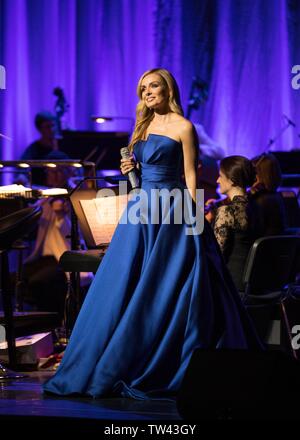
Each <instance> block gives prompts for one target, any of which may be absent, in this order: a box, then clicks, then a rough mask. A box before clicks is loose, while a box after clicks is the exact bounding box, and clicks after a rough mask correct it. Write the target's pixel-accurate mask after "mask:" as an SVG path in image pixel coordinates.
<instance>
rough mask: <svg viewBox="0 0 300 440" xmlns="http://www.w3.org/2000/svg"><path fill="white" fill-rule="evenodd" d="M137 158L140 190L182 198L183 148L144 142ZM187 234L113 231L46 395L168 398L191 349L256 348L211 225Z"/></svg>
mask: <svg viewBox="0 0 300 440" xmlns="http://www.w3.org/2000/svg"><path fill="white" fill-rule="evenodd" d="M135 155H136V158H137V160H138V161H139V162H140V164H141V182H142V184H141V186H142V188H143V189H144V190H145V191H147V192H150V190H151V188H167V189H172V188H175V187H177V188H182V189H183V185H182V184H181V183H180V175H181V170H182V161H183V156H182V145H181V143H179V142H177V141H175V140H173V139H171V138H169V137H167V136H163V135H157V134H150V135H149V137H148V139H147V140H146V141H139V142H138V143H137V144H136V146H135ZM130 203H131V202H129V206H130ZM175 203H177V202H176V201H174V203H173V205H172V204H171V211H172V210H173V209H174V204H175ZM124 215H126V213H125V214H124ZM185 227H186V225H184V224H175V223H174V222H173V224H172V223H171V224H169V225H168V224H162V222H161V223H160V224H141V223H138V224H129V223H128V224H119V225H118V226H117V228H116V231H115V234H114V236H113V239H112V241H111V243H110V246H109V249H108V250H107V253H106V255H105V257H104V259H103V261H102V263H101V265H100V266H99V269H98V271H97V274H96V276H95V278H94V281H93V283H92V285H91V287H90V289H89V292H88V294H87V297H86V299H85V301H84V304H83V306H82V309H81V311H80V314H79V316H78V319H77V321H76V324H75V327H74V329H73V333H72V335H71V338H70V341H69V344H68V347H67V349H66V352H65V355H64V357H63V360H62V362H61V365H60V366H59V368H58V370H57V372H56V373H55V375H54V376H53V377H52V378H51V379H50V380H48V381H47V382H46V383H45V384H44V390H45V391H46V392H50V393H54V394H58V395H69V394H73V393H79V394H87V395H91V396H94V397H101V396H109V395H122V396H132V397H135V398H147V397H149V396H157V395H158V396H163V395H167V394H168V393H170V394H172V393H174V394H175V393H176V391H177V390H178V388H179V386H180V383H181V380H182V379H183V375H184V372H185V370H186V367H187V365H188V362H189V359H190V357H191V354H192V352H193V350H194V349H195V348H196V347H202V348H220V347H222V348H239V349H247V348H257V347H259V342H258V341H257V339H256V335H255V333H254V331H253V330H252V326H251V323H250V322H249V321H248V316H247V314H246V312H245V310H244V308H243V306H242V304H241V301H240V298H239V296H238V293H237V292H236V290H235V287H234V286H233V282H232V280H231V278H230V276H229V274H228V271H227V269H226V267H225V265H224V262H223V259H222V256H221V253H220V250H219V248H218V245H217V242H216V240H215V237H214V234H213V232H212V230H211V227H210V225H208V224H207V223H206V224H205V227H204V232H203V233H202V234H201V235H186V232H185Z"/></svg>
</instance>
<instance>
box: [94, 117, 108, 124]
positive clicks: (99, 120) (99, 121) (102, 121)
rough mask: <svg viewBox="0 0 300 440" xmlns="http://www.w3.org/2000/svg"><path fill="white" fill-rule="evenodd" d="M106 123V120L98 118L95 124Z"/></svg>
mask: <svg viewBox="0 0 300 440" xmlns="http://www.w3.org/2000/svg"><path fill="white" fill-rule="evenodd" d="M105 121H106V119H105V118H96V119H95V122H97V124H103V123H104V122H105Z"/></svg>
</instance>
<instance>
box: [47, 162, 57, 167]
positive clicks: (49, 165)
mask: <svg viewBox="0 0 300 440" xmlns="http://www.w3.org/2000/svg"><path fill="white" fill-rule="evenodd" d="M46 167H49V168H56V165H55V163H47V164H46Z"/></svg>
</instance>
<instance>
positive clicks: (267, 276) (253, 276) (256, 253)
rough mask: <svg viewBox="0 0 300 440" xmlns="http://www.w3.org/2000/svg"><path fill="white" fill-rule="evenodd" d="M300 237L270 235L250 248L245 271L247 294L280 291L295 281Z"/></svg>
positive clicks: (244, 280)
mask: <svg viewBox="0 0 300 440" xmlns="http://www.w3.org/2000/svg"><path fill="white" fill-rule="evenodd" d="M299 244H300V237H299V236H293V235H282V236H270V237H262V238H259V239H257V240H256V241H255V242H254V243H253V245H252V247H251V249H250V251H249V255H248V258H247V262H246V265H245V269H244V274H243V282H244V285H245V286H246V293H247V294H248V295H263V294H265V293H268V292H275V291H280V290H282V289H283V287H284V286H285V285H286V284H288V283H289V282H291V281H293V276H294V270H293V267H294V263H295V260H296V255H297V252H298V251H299Z"/></svg>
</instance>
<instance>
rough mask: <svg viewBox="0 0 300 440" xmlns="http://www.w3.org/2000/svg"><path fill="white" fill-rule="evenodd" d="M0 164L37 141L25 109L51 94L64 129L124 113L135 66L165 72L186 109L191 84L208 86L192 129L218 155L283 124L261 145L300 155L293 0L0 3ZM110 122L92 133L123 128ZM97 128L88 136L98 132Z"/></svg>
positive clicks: (299, 55) (256, 145)
mask: <svg viewBox="0 0 300 440" xmlns="http://www.w3.org/2000/svg"><path fill="white" fill-rule="evenodd" d="M0 64H1V65H3V66H4V67H5V69H6V89H5V90H0V132H3V133H5V134H6V135H8V136H10V137H12V139H13V141H12V142H10V141H3V139H2V140H0V147H1V158H2V159H17V158H19V156H20V154H21V153H22V151H23V150H24V148H25V147H26V146H27V145H28V143H30V142H31V141H32V140H34V139H35V138H36V137H37V132H36V131H35V128H34V124H33V118H34V115H35V114H36V112H38V111H40V110H43V109H48V110H53V107H54V101H55V98H54V96H53V94H52V91H53V88H54V87H55V86H60V87H62V88H63V90H64V92H65V95H66V98H67V100H68V102H69V104H70V109H69V112H68V114H67V117H66V119H65V124H66V126H67V127H69V128H72V129H76V130H93V129H95V128H96V127H95V123H93V122H92V121H91V119H90V116H91V115H93V114H102V115H108V116H122V117H124V116H125V117H129V118H130V117H134V109H135V105H136V102H137V98H136V95H135V88H136V84H137V81H138V78H139V76H140V75H141V74H142V73H143V71H145V70H146V69H149V68H152V67H156V66H162V67H165V68H167V69H170V70H171V71H172V72H173V73H174V75H175V77H176V78H177V80H178V83H179V86H180V88H181V90H182V98H183V106H184V108H185V110H186V109H187V104H188V97H189V91H190V87H191V83H192V78H193V76H195V75H198V76H199V77H200V78H202V79H204V80H205V81H207V83H208V85H209V94H208V100H207V102H205V103H203V104H202V105H201V107H200V109H199V110H197V111H194V112H193V113H192V117H191V119H192V120H193V121H194V122H201V123H203V124H204V126H205V128H206V130H207V132H208V133H209V134H210V135H211V136H212V137H213V138H215V139H216V140H217V141H218V142H219V143H220V144H221V145H222V146H223V147H224V149H225V151H226V153H228V154H233V153H241V154H244V155H246V156H249V157H251V156H253V155H254V154H258V153H261V152H263V151H264V150H265V149H266V147H267V144H268V141H269V139H270V138H272V137H274V136H275V135H276V133H277V132H278V131H279V130H280V128H281V127H283V126H284V125H285V122H286V121H285V119H284V118H283V114H286V115H288V117H289V118H290V119H292V120H293V121H295V122H296V123H297V125H298V126H297V127H296V129H294V128H293V127H292V126H290V127H289V128H288V130H286V131H285V132H284V134H283V135H282V136H281V138H280V139H279V140H278V142H277V143H276V144H275V145H274V146H273V147H272V149H274V150H290V149H293V148H297V147H298V148H299V147H300V139H299V137H298V133H299V132H300V90H295V89H293V88H292V85H291V82H292V77H293V74H292V72H291V70H292V66H294V65H296V64H298V65H299V64H300V1H299V0H172V1H171V0H0ZM130 125H131V122H130V120H126V119H124V120H116V121H111V122H107V123H106V124H104V125H103V126H101V129H102V130H122V131H126V130H130ZM97 129H99V128H97Z"/></svg>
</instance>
